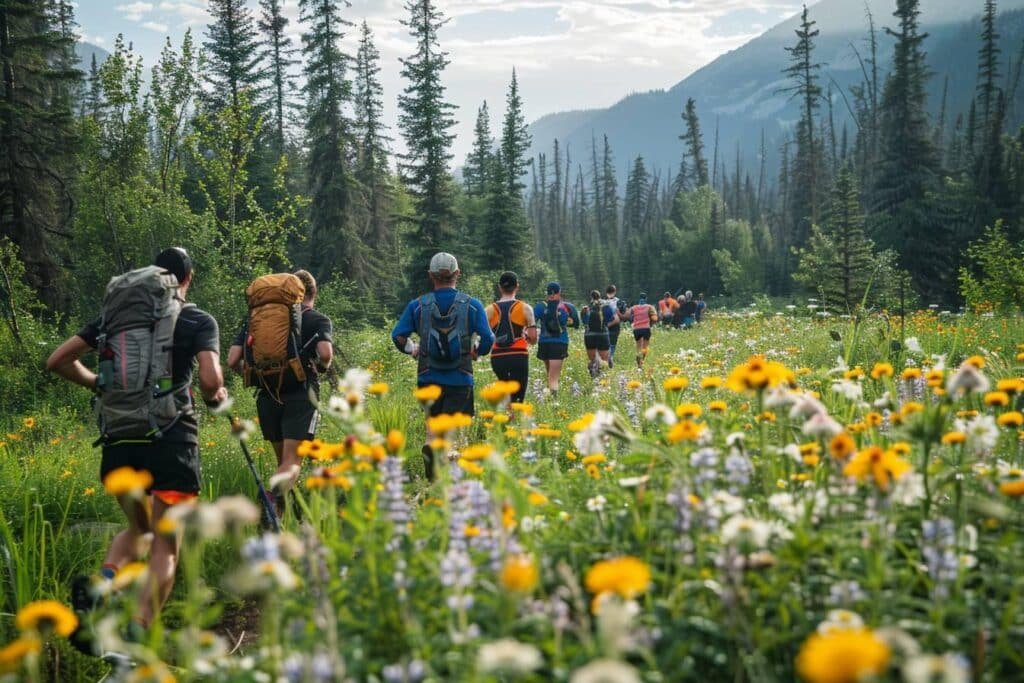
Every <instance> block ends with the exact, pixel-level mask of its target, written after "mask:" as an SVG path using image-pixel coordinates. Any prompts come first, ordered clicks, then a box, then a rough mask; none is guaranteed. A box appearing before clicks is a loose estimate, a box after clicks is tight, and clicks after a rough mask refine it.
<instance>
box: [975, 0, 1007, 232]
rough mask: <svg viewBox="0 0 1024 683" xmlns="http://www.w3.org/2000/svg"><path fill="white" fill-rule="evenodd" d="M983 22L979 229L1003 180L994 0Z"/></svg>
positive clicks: (978, 133)
mask: <svg viewBox="0 0 1024 683" xmlns="http://www.w3.org/2000/svg"><path fill="white" fill-rule="evenodd" d="M981 24H982V31H981V48H980V49H979V50H978V84H977V103H978V104H977V109H978V117H977V118H976V119H975V121H974V125H975V126H976V127H977V131H976V132H972V137H973V139H974V140H976V141H977V142H978V153H977V154H976V155H975V168H974V184H975V188H976V191H977V193H978V202H979V204H980V206H979V207H978V210H977V212H976V214H975V215H976V219H975V228H976V230H980V229H981V228H982V227H983V226H985V225H990V224H991V223H992V221H993V219H994V218H995V215H994V213H993V208H994V207H993V199H994V195H996V194H997V193H998V189H997V188H998V187H999V186H1000V185H1002V180H1003V179H1002V162H1003V158H1002V150H1001V142H1002V136H1003V120H1002V115H1001V111H999V109H1000V106H999V105H1000V102H1001V101H1002V99H1003V91H1002V89H1001V88H1000V87H999V86H998V85H996V81H998V80H999V54H1000V52H1001V50H1000V49H999V33H997V32H996V3H995V0H985V13H984V14H983V15H982V18H981ZM971 237H973V235H972V236H971Z"/></svg>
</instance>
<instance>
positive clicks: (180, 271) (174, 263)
mask: <svg viewBox="0 0 1024 683" xmlns="http://www.w3.org/2000/svg"><path fill="white" fill-rule="evenodd" d="M153 265H154V266H159V267H161V268H163V269H164V270H166V271H167V272H168V273H170V274H171V275H173V276H174V277H176V278H178V282H179V283H181V282H184V281H185V278H187V277H188V276H189V275H190V274H191V273H192V257H191V256H189V255H188V252H187V251H185V250H184V249H182V248H181V247H170V248H169V249H164V250H163V251H161V252H160V253H159V254H157V255H156V258H155V259H153Z"/></svg>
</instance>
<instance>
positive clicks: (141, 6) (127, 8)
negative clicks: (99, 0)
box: [114, 2, 153, 21]
mask: <svg viewBox="0 0 1024 683" xmlns="http://www.w3.org/2000/svg"><path fill="white" fill-rule="evenodd" d="M114 9H116V10H117V11H119V12H122V13H123V14H124V18H125V19H128V20H129V21H141V20H142V15H144V14H145V13H146V12H152V11H153V3H151V2H133V3H130V4H127V5H118V6H117V7H115V8H114Z"/></svg>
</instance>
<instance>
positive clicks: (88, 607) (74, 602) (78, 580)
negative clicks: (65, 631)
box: [69, 574, 107, 612]
mask: <svg viewBox="0 0 1024 683" xmlns="http://www.w3.org/2000/svg"><path fill="white" fill-rule="evenodd" d="M100 581H107V579H104V578H102V577H99V576H94V575H92V574H76V575H75V576H74V577H72V579H71V585H70V586H69V588H70V592H71V608H72V609H73V610H75V611H76V612H92V611H93V610H95V609H96V608H97V607H99V606H100V605H101V604H102V603H103V598H102V596H101V595H100V591H99V590H97V588H99V582H100Z"/></svg>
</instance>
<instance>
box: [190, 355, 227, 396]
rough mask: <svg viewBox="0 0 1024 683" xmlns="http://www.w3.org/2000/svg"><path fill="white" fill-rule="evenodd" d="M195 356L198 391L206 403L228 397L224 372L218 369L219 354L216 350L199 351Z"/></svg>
mask: <svg viewBox="0 0 1024 683" xmlns="http://www.w3.org/2000/svg"><path fill="white" fill-rule="evenodd" d="M196 358H197V359H198V361H199V391H200V392H202V394H203V399H204V400H205V401H206V402H207V403H211V404H217V403H220V402H221V401H223V400H224V399H226V398H227V397H228V390H227V389H225V388H224V374H223V373H222V372H221V371H220V354H219V353H217V352H216V351H200V352H199V353H198V354H197V355H196Z"/></svg>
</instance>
